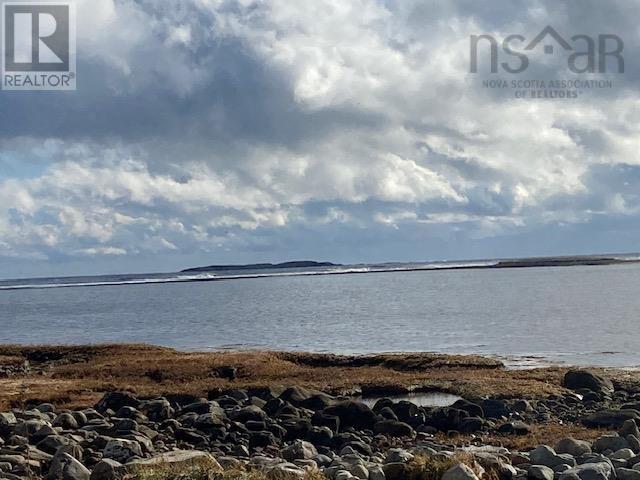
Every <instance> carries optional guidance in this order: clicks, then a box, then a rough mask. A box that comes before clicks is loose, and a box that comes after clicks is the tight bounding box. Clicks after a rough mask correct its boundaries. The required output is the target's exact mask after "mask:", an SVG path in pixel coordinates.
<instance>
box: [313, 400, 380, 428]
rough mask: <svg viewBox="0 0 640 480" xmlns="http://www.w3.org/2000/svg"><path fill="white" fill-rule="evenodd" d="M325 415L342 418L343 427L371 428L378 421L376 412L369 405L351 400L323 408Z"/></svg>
mask: <svg viewBox="0 0 640 480" xmlns="http://www.w3.org/2000/svg"><path fill="white" fill-rule="evenodd" d="M323 413H324V414H325V415H333V416H336V417H338V418H339V419H340V425H341V428H346V427H353V428H358V429H368V430H371V429H372V428H373V425H374V424H375V423H376V420H377V418H376V414H375V413H374V412H373V410H371V409H370V408H369V407H368V406H367V405H365V404H364V403H361V402H354V401H351V400H348V401H345V402H340V403H337V404H335V405H332V406H329V407H327V408H325V409H324V410H323Z"/></svg>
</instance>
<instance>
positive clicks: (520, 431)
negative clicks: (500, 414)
mask: <svg viewBox="0 0 640 480" xmlns="http://www.w3.org/2000/svg"><path fill="white" fill-rule="evenodd" d="M498 432H500V433H506V434H507V435H527V434H528V433H530V432H531V427H530V426H529V425H527V424H526V423H524V422H521V421H520V420H516V421H515V422H509V423H504V424H502V425H500V427H498Z"/></svg>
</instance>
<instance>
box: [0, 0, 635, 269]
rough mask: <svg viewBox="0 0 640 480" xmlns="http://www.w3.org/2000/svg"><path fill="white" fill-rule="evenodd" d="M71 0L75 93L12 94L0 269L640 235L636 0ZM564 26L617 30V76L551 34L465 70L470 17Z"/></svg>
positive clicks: (537, 27)
mask: <svg viewBox="0 0 640 480" xmlns="http://www.w3.org/2000/svg"><path fill="white" fill-rule="evenodd" d="M76 7H77V65H78V73H77V85H78V87H77V90H76V91H70V92H60V91H54V92H44V91H31V92H16V91H0V277H2V278H17V277H29V276H53V275H55V276H62V275H79V274H104V273H119V272H160V271H175V270H179V269H182V268H187V267H192V266H198V265H206V264H220V263H253V262H279V261H286V260H294V259H309V260H311V259H313V260H322V261H334V262H340V263H360V262H386V261H426V260H445V259H449V260H454V259H479V258H506V257H517V256H535V255H560V254H588V253H604V252H635V251H639V250H640V247H639V246H638V239H639V238H640V197H639V195H638V192H639V188H638V187H639V186H640V158H639V155H638V151H639V149H640V91H639V87H640V85H639V83H638V79H639V78H640V77H639V73H640V70H639V66H638V65H637V62H636V61H635V60H636V58H637V52H638V46H639V43H640V27H639V26H638V23H637V19H638V18H640V3H639V2H637V1H635V0H611V1H608V2H601V1H596V0H565V1H557V0H548V1H547V0H544V1H543V0H529V1H523V0H514V1H511V2H502V1H497V0H496V1H477V0H450V1H444V0H441V1H435V0H421V1H419V0H386V1H384V0H349V1H344V0H313V1H291V0H263V1H251V0H181V1H175V0H139V1H129V0H119V1H115V2H114V1H112V0H78V1H77V2H76ZM547 25H549V26H552V27H553V28H554V29H555V30H556V31H557V32H558V33H559V34H560V35H561V36H563V37H564V38H566V39H568V40H571V37H572V36H574V35H587V36H589V37H590V38H594V39H596V40H595V43H596V45H597V39H598V35H606V34H608V35H617V36H618V37H619V38H620V39H621V40H623V41H624V50H623V53H622V55H623V57H624V62H625V65H624V72H623V73H621V72H619V71H618V70H617V69H616V68H615V67H616V66H617V63H616V62H615V61H614V60H615V59H613V58H609V61H608V63H607V65H606V66H607V70H606V71H604V72H593V73H589V72H587V73H575V72H572V71H571V70H570V69H568V68H567V55H568V53H567V52H565V51H564V50H563V49H562V48H561V47H560V46H559V45H558V44H555V43H553V39H551V38H545V39H544V41H543V42H541V43H540V45H539V46H538V47H539V48H535V49H532V50H531V51H529V52H527V54H528V55H529V60H530V63H529V66H528V68H527V69H526V70H525V71H523V72H522V73H519V74H512V73H509V72H507V71H505V70H503V69H502V68H500V69H499V72H497V73H491V72H490V70H489V66H490V61H489V60H490V59H489V53H490V51H489V48H487V45H488V44H487V43H485V44H482V45H481V47H480V53H479V60H478V61H479V71H478V72H477V73H471V72H470V55H471V54H470V42H471V40H470V36H471V35H481V34H487V35H491V36H493V37H494V38H496V39H497V41H499V42H502V40H503V39H504V38H505V37H508V36H509V35H520V36H521V38H522V39H526V40H527V42H528V41H530V40H531V39H533V38H534V37H535V36H536V35H537V34H538V33H539V32H540V31H541V30H542V29H543V28H544V27H546V26H547ZM527 42H524V41H523V40H516V41H514V43H513V46H514V47H518V48H516V49H519V51H522V48H523V46H524V45H525V43H527ZM546 44H553V45H554V46H555V53H554V54H553V55H549V54H546V53H545V52H544V50H543V47H544V45H546ZM573 44H574V43H572V45H573ZM575 45H578V43H577V42H575ZM499 55H500V61H501V62H502V61H508V62H510V64H512V65H517V64H518V61H517V58H516V57H514V56H509V55H507V54H505V52H503V51H502V48H500V49H499ZM484 80H504V81H507V82H511V81H512V80H547V81H548V80H581V81H584V80H607V81H609V82H610V84H609V86H608V87H605V88H591V89H580V92H579V94H578V95H577V98H516V96H515V93H516V90H515V89H512V88H499V87H497V88H488V87H487V86H486V85H485V84H484V83H483V81H484ZM561 90H562V89H561ZM524 91H525V92H528V90H527V89H524Z"/></svg>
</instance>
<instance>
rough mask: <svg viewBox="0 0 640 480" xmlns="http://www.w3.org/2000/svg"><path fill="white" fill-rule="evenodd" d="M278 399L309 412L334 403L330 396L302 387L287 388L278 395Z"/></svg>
mask: <svg viewBox="0 0 640 480" xmlns="http://www.w3.org/2000/svg"><path fill="white" fill-rule="evenodd" d="M280 399H282V400H283V401H285V402H289V403H290V404H291V405H294V406H296V407H303V408H308V409H310V410H322V409H324V408H326V407H328V406H329V405H331V404H332V403H334V402H335V399H334V398H333V397H332V396H331V395H327V394H326V393H323V392H320V391H318V390H311V389H307V388H303V387H289V388H287V389H286V390H285V391H284V392H282V394H281V395H280Z"/></svg>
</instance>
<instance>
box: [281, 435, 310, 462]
mask: <svg viewBox="0 0 640 480" xmlns="http://www.w3.org/2000/svg"><path fill="white" fill-rule="evenodd" d="M280 454H281V455H282V458H284V459H285V460H287V461H289V462H292V461H294V460H310V459H312V458H313V457H315V456H316V455H318V451H317V450H316V447H314V446H313V445H312V444H311V443H309V442H305V441H303V440H297V441H295V442H293V443H292V444H291V445H289V446H287V447H285V448H283V449H282V450H281V451H280Z"/></svg>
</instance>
